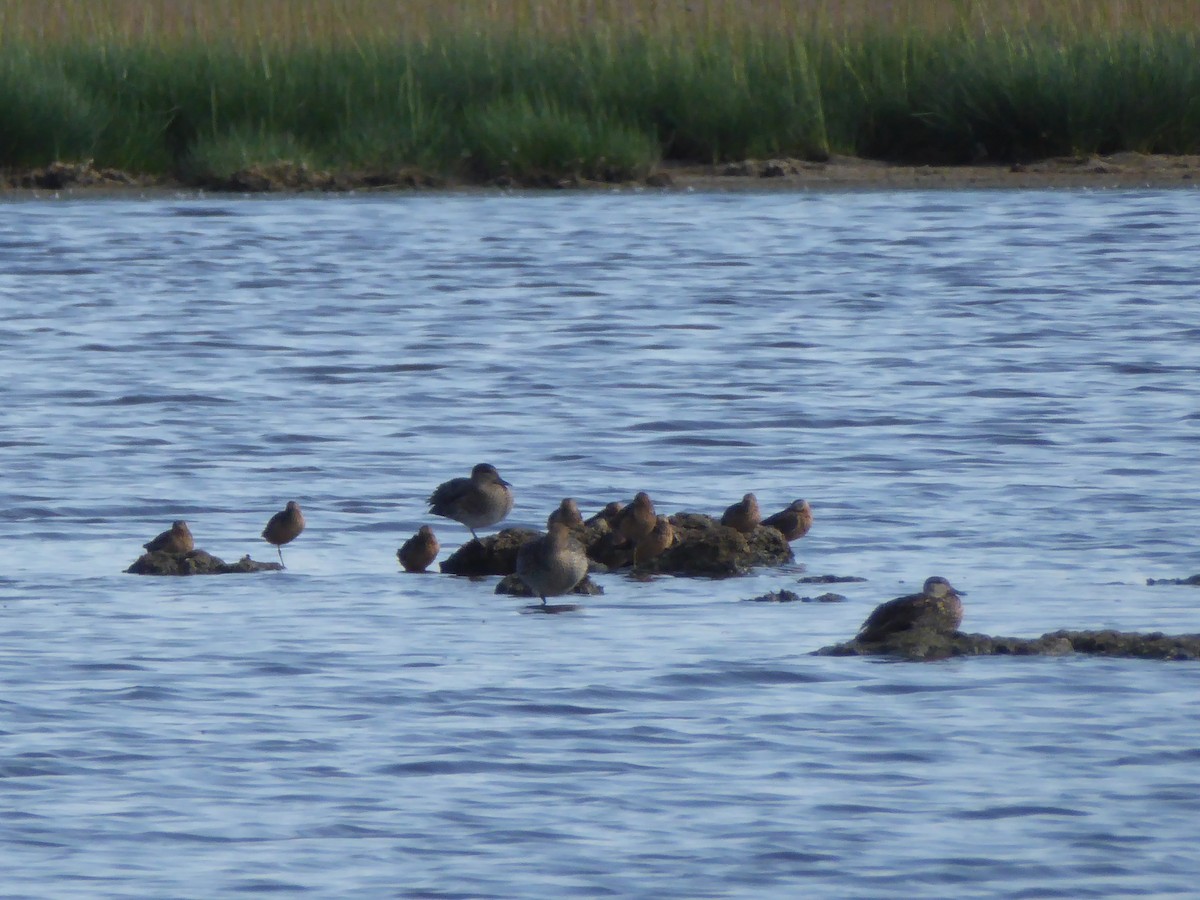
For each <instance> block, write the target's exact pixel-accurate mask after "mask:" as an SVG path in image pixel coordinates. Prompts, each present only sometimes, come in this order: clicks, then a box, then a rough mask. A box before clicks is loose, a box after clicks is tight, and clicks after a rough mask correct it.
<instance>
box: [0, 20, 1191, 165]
mask: <svg viewBox="0 0 1200 900" xmlns="http://www.w3.org/2000/svg"><path fill="white" fill-rule="evenodd" d="M1001 8H1002V9H1003V10H1004V11H1003V12H1002V13H997V12H996V10H997V9H1001ZM1197 19H1200V12H1198V11H1197V9H1196V7H1195V5H1194V3H1186V4H1185V3H1182V2H1163V3H1158V4H1152V3H1149V2H1145V3H1140V2H1121V3H1118V2H1115V0H1094V2H1090V3H1083V2H1082V0H1060V2H1051V0H1043V2H1036V0H1014V2H1012V3H1007V4H999V3H985V2H982V0H975V2H972V0H944V2H930V3H917V2H915V0H913V2H908V3H905V2H892V3H884V2H882V0H842V2H841V3H820V2H815V0H810V2H784V0H777V2H769V0H761V2H751V0H708V2H705V0H693V2H691V3H689V4H682V3H680V4H673V3H672V4H668V3H656V2H653V0H557V2H555V0H544V2H535V0H513V2H509V3H501V2H493V0H477V2H465V0H457V2H456V0H445V2H440V3H435V2H433V0H408V2H404V3H401V2H398V0H393V2H387V0H324V2H320V0H314V2H309V3H293V2H291V0H258V2H256V0H190V2H189V0H173V2H167V0H144V2H141V3H136V4H134V3H128V2H123V0H87V2H84V0H60V2H46V3H42V4H30V3H21V2H17V0H0V53H2V55H0V166H5V167H22V166H34V165H41V164H45V163H48V162H50V161H51V160H53V159H56V158H60V159H69V160H80V159H86V158H91V159H93V160H94V161H95V164H96V165H97V166H112V167H116V168H123V169H126V170H131V171H136V172H142V173H149V174H155V173H164V174H167V173H173V174H175V175H178V176H181V177H185V178H189V179H196V180H200V181H203V180H205V179H208V178H211V179H221V178H223V177H225V176H228V175H229V174H230V173H231V172H233V171H236V170H238V169H240V168H246V167H249V166H254V165H263V164H269V163H271V162H275V161H279V160H283V159H286V160H288V161H290V162H293V163H296V164H301V163H303V164H305V165H309V166H312V167H319V168H328V169H334V170H344V171H370V170H394V169H397V168H401V167H416V168H419V169H422V170H425V171H427V172H430V173H436V174H442V175H447V176H451V177H463V178H467V179H470V180H488V179H491V178H495V177H498V176H508V177H512V178H514V179H516V180H518V181H529V182H535V183H542V182H545V181H546V180H554V179H558V178H563V177H581V178H599V179H610V178H611V179H627V178H638V177H641V176H643V175H644V174H646V173H647V172H649V171H650V170H651V169H652V168H653V166H654V165H655V164H656V163H657V162H658V161H659V160H661V159H669V160H683V161H690V162H701V163H712V162H721V161H727V160H738V159H743V158H747V157H759V158H762V157H771V156H795V157H801V158H809V159H821V158H824V157H826V156H827V155H829V154H831V153H836V154H846V155H854V156H863V157H870V158H877V159H886V160H895V161H909V162H938V163H943V162H948V163H956V162H969V161H972V160H975V159H980V158H987V159H990V160H996V161H1012V160H1022V159H1032V158H1039V157H1045V156H1056V155H1068V154H1091V153H1108V152H1117V151H1121V150H1136V151H1144V152H1158V153H1195V152H1200V52H1198V51H1200V46H1198V44H1200V22H1198V21H1197Z"/></svg>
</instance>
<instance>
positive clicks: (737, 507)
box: [721, 494, 762, 534]
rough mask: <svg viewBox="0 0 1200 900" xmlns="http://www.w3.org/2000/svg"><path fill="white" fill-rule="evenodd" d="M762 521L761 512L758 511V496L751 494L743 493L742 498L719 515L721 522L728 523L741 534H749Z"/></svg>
mask: <svg viewBox="0 0 1200 900" xmlns="http://www.w3.org/2000/svg"><path fill="white" fill-rule="evenodd" d="M761 521H762V513H760V512H759V511H758V498H757V497H755V496H754V495H753V494H745V495H743V497H742V499H741V500H740V501H738V502H737V503H735V504H733V506H731V507H729V508H728V509H727V510H725V514H724V515H723V516H721V524H722V525H728V526H729V527H730V528H732V529H734V530H735V531H740V532H741V533H742V534H749V533H750V532H752V531H753V530H754V529H755V528H757V527H758V523H759V522H761Z"/></svg>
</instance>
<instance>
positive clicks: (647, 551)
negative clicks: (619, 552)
mask: <svg viewBox="0 0 1200 900" xmlns="http://www.w3.org/2000/svg"><path fill="white" fill-rule="evenodd" d="M673 543H675V528H674V527H673V526H672V525H671V520H670V519H668V518H667V517H666V516H659V517H658V519H657V520H656V521H655V523H654V527H653V528H652V529H650V533H649V534H648V535H646V536H645V537H644V538H642V539H641V540H640V541H638V544H637V546H636V547H634V548H633V564H634V566H640V565H641V564H642V563H644V562H647V561H648V560H651V559H654V557H656V556H661V555H662V554H663V553H664V552H665V551H666V550H667V548H668V547H670V546H671V545H672V544H673Z"/></svg>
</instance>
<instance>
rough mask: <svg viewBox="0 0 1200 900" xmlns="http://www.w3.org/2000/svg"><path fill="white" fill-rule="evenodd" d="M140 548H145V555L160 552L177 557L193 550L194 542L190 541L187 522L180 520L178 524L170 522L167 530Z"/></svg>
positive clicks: (190, 533) (190, 534)
mask: <svg viewBox="0 0 1200 900" xmlns="http://www.w3.org/2000/svg"><path fill="white" fill-rule="evenodd" d="M142 546H143V547H145V548H146V552H147V553H158V552H162V553H172V554H175V555H179V554H182V553H191V552H192V551H193V550H195V549H196V542H195V541H194V540H192V532H191V530H190V529H189V528H188V524H187V522H185V521H183V519H180V520H179V521H178V522H172V523H171V527H170V528H169V529H168V530H166V531H164V532H163V533H162V534H160V535H158V536H157V537H155V538H154V539H153V540H150V541H148V542H147V543H145V544H142Z"/></svg>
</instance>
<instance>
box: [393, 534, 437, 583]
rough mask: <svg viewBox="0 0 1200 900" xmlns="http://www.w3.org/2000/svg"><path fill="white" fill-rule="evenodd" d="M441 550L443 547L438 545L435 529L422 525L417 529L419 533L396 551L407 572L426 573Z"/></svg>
mask: <svg viewBox="0 0 1200 900" xmlns="http://www.w3.org/2000/svg"><path fill="white" fill-rule="evenodd" d="M440 549H441V545H440V544H439V543H438V539H437V535H435V534H434V533H433V529H432V528H430V527H429V526H428V525H422V526H421V527H420V528H419V529H417V533H416V534H414V535H413V536H412V537H410V538H409V539H408V540H407V541H405V542H404V546H402V547H401V548H400V549H399V550H397V551H396V556H397V557H398V558H399V560H400V565H402V566H404V571H405V572H424V571H425V570H426V569H428V568H429V567H430V566H431V565H432V564H433V561H434V560H435V559H437V555H438V550H440Z"/></svg>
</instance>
